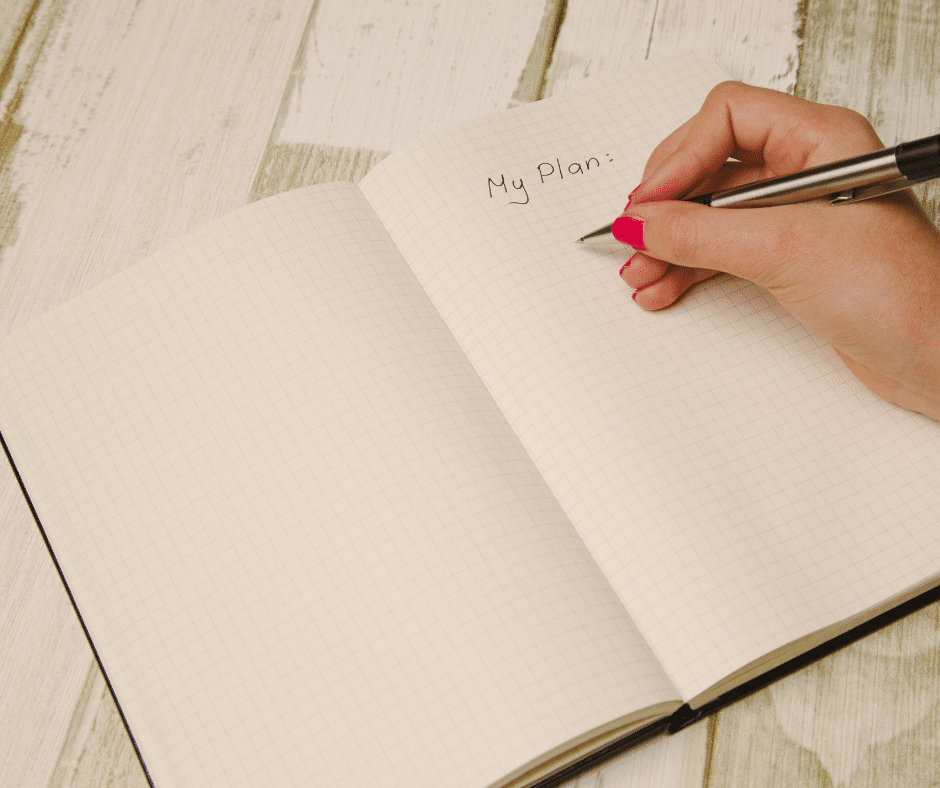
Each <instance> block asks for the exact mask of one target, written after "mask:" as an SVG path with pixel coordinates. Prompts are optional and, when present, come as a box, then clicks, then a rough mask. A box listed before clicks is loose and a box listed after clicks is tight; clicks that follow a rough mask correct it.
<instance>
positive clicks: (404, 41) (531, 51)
mask: <svg viewBox="0 0 940 788" xmlns="http://www.w3.org/2000/svg"><path fill="white" fill-rule="evenodd" d="M561 9H562V6H561V5H560V2H559V0H526V1H525V2H522V3H505V2H502V0H490V1H489V2H486V3H476V4H469V5H467V4H457V3H452V4H450V5H447V4H443V5H442V4H441V3H439V2H436V0H421V1H420V2H411V3H408V4H406V5H405V6H402V7H399V8H398V9H397V11H396V12H395V13H389V10H388V8H387V6H385V5H384V4H382V3H379V2H375V0H371V1H370V2H361V3H358V4H353V5H352V6H351V5H350V4H349V3H348V2H346V0H319V3H318V4H317V8H316V11H315V13H314V14H313V15H311V18H310V21H309V23H308V26H307V29H306V31H305V33H304V40H303V44H302V46H301V48H300V51H299V53H298V56H297V60H296V62H295V64H294V69H293V72H292V74H291V79H290V82H289V85H288V89H287V91H286V92H285V96H284V100H283V103H282V105H281V109H280V112H279V113H278V117H277V121H276V123H275V126H274V130H273V133H272V135H271V140H270V143H269V145H268V148H267V151H266V152H265V156H264V161H263V163H262V165H261V167H260V168H259V171H258V176H257V178H256V179H255V183H254V186H253V187H252V192H251V199H253V200H254V199H260V198H261V197H266V196H268V195H271V194H276V193H278V192H281V191H286V190H287V189H293V188H297V187H298V186H307V185H310V184H313V183H327V182H330V181H334V180H351V181H354V182H358V181H359V180H360V179H361V178H362V177H363V176H364V175H365V174H366V173H367V172H368V171H369V169H370V168H371V167H372V166H374V165H375V164H376V163H378V162H379V161H381V160H382V159H383V158H384V157H385V156H387V155H388V152H389V151H390V150H392V149H393V148H395V147H400V146H402V145H404V144H407V143H408V142H410V141H412V140H413V139H415V138H417V137H418V136H420V135H423V134H428V133H430V132H432V131H435V130H437V129H440V128H444V127H446V126H449V125H451V124H453V123H456V122H458V121H460V120H464V119H466V118H470V117H476V116H477V115H480V114H484V113H486V112H492V111H494V110H496V109H502V108H503V107H506V106H509V105H510V104H513V103H519V102H524V101H527V100H531V99H532V98H534V97H536V96H537V94H538V91H539V90H540V89H541V83H542V77H543V73H544V72H540V71H539V69H544V66H545V64H546V63H547V60H548V57H549V49H548V47H549V44H550V43H551V41H552V38H553V36H554V29H555V27H556V26H557V21H558V19H559V15H560V13H561ZM323 40H331V41H332V42H333V43H332V44H331V46H330V47H329V48H328V51H324V50H325V49H326V48H325V47H324V46H323V45H322V44H321V43H320V42H321V41H323ZM393 55H394V56H393Z"/></svg>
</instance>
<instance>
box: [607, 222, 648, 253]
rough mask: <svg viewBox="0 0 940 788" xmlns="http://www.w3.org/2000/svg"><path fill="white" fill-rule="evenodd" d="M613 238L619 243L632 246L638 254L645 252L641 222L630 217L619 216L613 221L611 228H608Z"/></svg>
mask: <svg viewBox="0 0 940 788" xmlns="http://www.w3.org/2000/svg"><path fill="white" fill-rule="evenodd" d="M610 231H611V232H612V233H613V235H614V238H616V239H617V240H618V241H620V243H622V244H626V245H627V246H632V247H633V248H634V249H636V250H637V251H640V252H645V251H646V246H645V245H644V244H643V220H642V219H634V218H633V217H632V216H621V217H620V218H619V219H615V220H614V224H613V227H611V228H610Z"/></svg>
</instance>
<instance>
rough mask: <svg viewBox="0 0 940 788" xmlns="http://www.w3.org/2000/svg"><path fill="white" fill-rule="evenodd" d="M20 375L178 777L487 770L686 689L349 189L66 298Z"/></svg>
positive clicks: (32, 476)
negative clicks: (673, 679)
mask: <svg viewBox="0 0 940 788" xmlns="http://www.w3.org/2000/svg"><path fill="white" fill-rule="evenodd" d="M0 380H2V381H3V383H4V384H5V386H6V393H5V394H4V396H3V397H2V398H0V400H2V405H3V412H2V413H0V424H2V426H3V431H4V435H5V437H6V439H7V441H8V442H9V443H10V445H11V449H12V452H13V456H14V458H15V460H16V462H17V464H18V467H19V468H20V471H21V473H22V474H23V476H24V478H25V481H26V485H27V488H28V489H29V490H30V493H31V496H32V499H33V501H34V503H35V504H36V507H37V509H38V511H39V515H40V518H41V520H42V522H43V525H44V526H45V529H46V531H47V533H48V536H49V538H50V540H51V543H52V546H53V549H54V550H55V553H56V555H57V557H58V560H59V562H60V564H61V566H62V568H63V571H64V574H65V577H66V578H67V580H68V582H69V584H70V587H71V589H72V591H73V593H74V595H75V598H76V600H77V604H78V607H79V609H80V610H81V612H82V614H83V616H84V620H85V622H86V624H87V626H88V629H89V630H90V632H91V637H92V639H93V641H94V643H95V644H96V646H97V649H98V651H99V653H100V655H101V656H102V659H103V663H104V667H105V670H106V672H107V674H108V675H109V677H110V678H111V681H112V683H113V685H114V687H115V688H116V690H117V696H118V700H119V702H120V703H121V706H122V708H123V710H124V712H125V714H126V716H127V719H128V720H129V724H130V727H131V730H132V731H133V733H134V734H135V736H136V739H137V742H138V743H139V745H140V748H141V750H142V753H143V758H144V760H145V762H146V764H147V766H148V768H149V770H150V773H151V775H152V777H153V778H154V781H155V783H156V784H157V785H174V786H185V785H192V786H204V785H232V786H236V785H237V786H242V785H259V786H260V785H265V786H269V785H341V784H342V785H382V786H407V787H408V788H415V786H441V785H449V786H458V785H459V786H474V788H483V786H485V785H488V784H490V783H492V782H493V781H495V780H497V779H498V778H500V777H501V776H503V775H505V774H507V773H509V772H511V771H512V770H514V769H516V768H517V767H519V766H521V765H522V764H523V763H525V762H526V761H529V760H530V759H532V758H535V757H536V756H538V755H540V754H541V753H543V752H545V751H546V750H548V749H550V748H552V747H554V746H557V745H559V744H562V743H563V742H565V741H566V740H568V739H570V738H572V737H575V736H578V735H580V734H583V733H585V732H586V731H588V730H590V729H593V728H596V727H597V726H601V725H604V724H606V723H609V722H610V721H611V720H614V719H616V718H618V717H620V716H621V715H625V714H628V713H630V712H631V711H634V710H636V709H638V708H642V707H645V706H649V705H652V704H656V703H661V702H663V701H674V700H676V699H677V692H676V690H675V689H674V688H673V687H672V686H671V685H670V684H669V682H668V679H666V677H665V675H664V673H663V672H662V670H661V668H660V667H659V666H658V665H657V663H656V662H655V660H654V659H653V657H652V655H651V653H650V651H649V649H648V648H647V647H646V646H645V645H644V644H643V642H642V640H641V639H640V637H639V635H638V634H637V631H636V629H635V628H634V626H633V624H632V623H631V622H630V620H629V618H628V617H627V615H626V614H625V612H624V610H623V607H622V606H621V605H620V603H619V601H618V600H617V598H616V596H615V595H614V593H613V592H612V590H611V589H610V587H609V585H608V583H607V581H606V580H605V579H604V578H603V576H602V575H601V574H600V573H599V571H598V568H597V566H596V564H595V562H594V561H593V559H592V558H591V556H590V554H589V553H587V551H586V550H585V548H584V546H583V545H582V543H581V542H580V540H579V538H578V536H577V534H576V533H575V532H574V530H573V529H572V527H571V525H570V523H569V521H568V519H567V517H566V516H565V514H564V513H563V511H562V510H561V509H560V507H559V506H558V504H557V502H556V500H555V498H554V496H553V495H552V493H551V492H550V490H549V489H548V488H547V487H546V486H545V484H544V482H543V480H542V479H541V477H540V476H539V475H538V473H537V472H536V470H535V468H534V466H533V465H532V463H531V462H530V460H529V459H528V457H527V456H526V455H525V452H524V451H523V449H522V448H521V446H520V444H519V442H518V440H517V439H516V438H515V436H514V435H513V434H512V432H511V430H510V429H509V427H508V426H507V425H506V423H505V420H504V419H503V416H502V414H501V413H500V412H499V410H498V409H497V408H496V406H495V405H494V403H493V401H492V399H491V398H490V396H489V394H488V393H487V391H486V390H485V388H484V387H483V385H482V384H481V382H480V380H479V378H478V377H477V376H476V374H475V372H474V371H473V369H472V367H471V366H470V365H469V363H468V362H467V360H466V358H465V357H464V356H463V354H462V353H461V351H460V349H459V347H458V346H457V344H456V342H455V341H454V340H453V338H452V336H451V335H450V334H449V332H448V331H447V329H446V327H445V326H444V325H443V323H442V322H441V320H440V318H439V316H438V314H437V313H436V311H435V310H434V308H433V307H432V306H431V304H430V302H429V301H428V299H427V298H426V296H425V295H424V293H423V292H422V290H421V288H420V287H419V285H418V284H417V282H416V280H415V279H414V276H413V275H412V274H411V272H410V271H409V270H408V268H407V267H406V266H405V265H404V264H403V262H402V260H401V258H400V256H399V255H398V253H397V251H396V250H395V249H394V247H393V245H392V243H391V241H390V240H389V238H388V235H387V234H386V233H385V231H384V230H383V229H382V227H381V225H379V224H378V222H377V220H376V218H375V216H374V214H373V213H372V211H371V209H370V208H369V207H368V205H367V204H366V203H365V201H364V199H363V198H362V196H361V194H360V193H359V191H358V190H357V189H356V188H355V187H354V186H352V185H349V184H343V185H333V186H328V187H322V188H314V189H305V190H299V191H297V192H292V193H289V194H285V195H281V196H278V197H276V198H272V199H270V200H267V201H264V202H261V203H256V204H254V205H251V206H248V207H246V208H244V209H241V210H240V211H238V212H236V213H235V214H233V215H230V216H228V217H225V218H224V219H221V220H218V221H216V222H214V223H212V224H211V225H209V226H208V227H206V228H204V229H202V230H199V231H198V232H196V233H195V234H193V235H191V236H188V237H187V238H185V239H183V240H182V241H180V242H178V243H175V244H173V245H172V246H171V247H169V248H168V249H167V250H165V251H163V252H161V253H159V254H158V255H156V256H155V257H153V258H151V259H149V260H146V261H144V262H142V263H140V264H138V265H136V266H134V267H132V268H130V269H128V270H127V271H125V272H124V273H122V274H120V275H119V276H117V277H115V278H113V279H111V280H109V281H107V282H105V283H104V284H102V285H101V286H100V287H98V288H96V289H95V290H93V291H90V292H89V293H87V294H85V295H83V296H81V297H79V298H77V299H75V300H73V301H70V302H68V303H67V304H65V305H63V306H62V307H60V308H58V309H56V310H54V311H53V312H51V313H49V314H48V315H46V316H45V317H43V318H42V319H40V320H39V321H37V322H34V323H32V324H30V325H28V326H26V327H24V328H23V329H21V330H20V331H18V332H16V333H14V334H13V335H12V336H11V337H10V338H9V339H8V340H7V341H6V342H5V344H4V345H3V353H2V364H0Z"/></svg>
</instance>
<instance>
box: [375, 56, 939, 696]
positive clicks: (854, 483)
mask: <svg viewBox="0 0 940 788" xmlns="http://www.w3.org/2000/svg"><path fill="white" fill-rule="evenodd" d="M723 78H724V75H723V73H722V72H721V70H720V69H719V68H718V67H717V66H716V65H715V64H714V63H713V62H710V61H707V60H703V59H702V58H699V57H697V56H695V55H691V54H679V55H674V56H671V57H668V58H663V59H658V60H655V61H648V62H646V63H643V64H641V65H640V66H639V67H637V68H636V69H634V70H633V71H630V72H627V73H625V74H621V75H616V76H613V77H608V78H604V79H601V80H598V81H596V82H592V83H590V84H589V85H587V86H585V88H583V89H581V90H579V91H575V92H574V93H572V94H568V95H565V96H561V97H558V98H552V99H548V100H545V101H542V102H538V103H537V104H535V105H530V106H527V107H522V108H519V109H515V110H512V111H509V112H504V113H501V114H498V115H493V116H490V117H487V118H483V119H480V120H479V121H474V122H471V123H467V124H463V125H462V126H460V127H459V129H455V130H450V131H448V132H445V133H442V134H439V135H436V136H435V137H433V138H432V139H431V140H428V141H425V142H424V143H423V144H420V145H415V146H413V147H410V148H408V149H407V150H406V151H404V152H402V153H400V154H397V155H396V156H394V157H393V158H392V159H390V160H387V161H386V162H384V163H383V164H382V165H381V166H380V167H379V168H378V169H376V170H374V171H373V172H372V173H371V174H370V175H369V176H368V177H367V179H366V180H364V181H363V182H362V184H361V186H362V189H363V191H364V193H365V194H366V195H367V196H368V197H369V200H370V202H371V203H372V204H373V205H374V206H375V208H376V211H377V213H378V214H379V215H380V216H381V217H382V218H383V220H384V222H385V224H386V226H387V227H389V229H390V232H391V234H392V237H393V238H394V239H395V241H396V243H397V244H398V246H399V247H400V248H401V249H402V252H403V254H404V256H405V258H406V259H407V260H408V261H409V263H410V264H411V266H412V268H413V269H414V270H415V272H416V274H417V276H418V279H419V280H420V281H421V282H422V284H423V285H424V286H425V288H426V290H427V292H428V293H429V294H430V296H431V299H432V300H433V302H434V303H435V305H436V306H437V308H438V309H439V310H440V312H441V314H442V315H443V317H444V318H445V320H446V321H447V322H448V324H449V325H450V326H451V328H452V330H453V332H454V334H455V335H456V336H457V337H458V339H459V341H460V343H461V345H462V347H463V348H464V350H465V352H466V353H467V356H468V357H469V358H470V359H471V360H472V362H473V363H474V365H475V367H476V369H477V370H478V372H479V373H480V376H481V377H482V379H483V380H484V382H485V383H486V385H487V388H488V389H489V390H490V391H491V392H492V394H493V396H494V398H495V399H496V401H497V403H498V404H499V406H500V408H501V409H502V411H503V413H505V414H506V417H507V419H508V421H509V422H510V424H511V425H512V426H513V428H514V429H515V431H516V433H517V434H518V435H519V437H520V439H521V440H522V443H523V445H524V446H525V447H526V449H527V450H528V452H529V454H530V455H531V456H532V458H533V459H534V461H535V463H536V465H537V466H538V467H539V469H540V471H541V472H542V474H543V476H544V477H545V479H546V480H547V481H548V483H549V485H550V487H551V488H552V490H553V491H554V492H555V494H556V495H557V496H558V499H559V501H560V502H561V504H562V505H563V506H564V508H565V510H566V511H567V512H568V514H569V515H570V517H571V519H572V522H573V523H574V524H575V526H576V527H577V528H578V530H579V532H580V533H581V535H582V536H583V538H584V540H585V542H586V544H588V545H589V546H590V548H591V550H592V552H593V554H594V556H595V557H596V558H597V561H598V563H599V564H600V565H601V566H602V568H603V569H604V571H605V572H606V574H607V576H608V577H609V578H610V579H611V582H612V583H613V585H614V587H615V588H616V589H617V591H618V593H619V594H620V596H621V598H622V599H623V600H624V603H625V605H627V606H628V608H629V609H630V611H631V613H632V615H633V617H634V619H635V620H636V621H637V623H638V624H639V626H640V628H641V629H642V630H643V632H644V634H645V635H646V638H647V640H648V641H649V642H650V644H651V645H652V647H653V649H654V651H655V652H656V653H657V656H658V657H659V659H660V660H661V662H662V663H663V664H664V665H665V666H666V667H667V669H668V670H669V672H670V675H671V676H672V677H673V679H674V681H675V682H676V685H677V686H678V687H679V688H680V690H681V691H682V692H683V695H684V696H685V697H686V698H690V697H693V696H695V695H697V694H698V693H699V692H701V691H702V690H704V689H705V688H707V687H708V686H709V685H711V684H712V683H714V682H716V681H717V680H719V679H720V678H721V677H722V676H724V675H726V674H728V673H730V672H732V671H733V670H735V669H736V668H738V667H740V666H741V665H744V664H746V663H748V662H750V661H751V660H753V659H756V658H758V657H760V656H761V655H762V654H764V653H766V652H768V651H770V650H772V649H774V648H776V647H778V646H781V645H783V644H785V643H787V642H789V641H792V640H794V639H796V638H799V637H801V636H803V635H805V634H807V633H809V632H811V631H813V630H816V629H818V628H821V627H823V626H827V625H829V624H831V623H833V622H835V621H838V620H840V619H842V618H845V617H847V616H849V615H850V614H852V613H855V612H857V611H860V610H863V609H866V608H868V607H870V606H872V605H874V604H876V603H878V602H879V601H881V600H883V599H885V598H887V597H889V596H891V595H893V594H896V593H898V592H900V591H902V590H903V589H905V588H907V587H909V586H911V585H913V584H915V583H917V582H919V581H921V580H923V579H925V578H927V577H928V576H930V575H932V574H934V573H936V572H937V569H938V567H940V539H937V514H936V513H937V512H938V511H940V425H937V424H936V423H934V422H932V421H930V420H929V419H927V418H924V417H922V416H918V415H915V414H912V413H909V412H906V411H904V410H901V409H899V408H896V407H894V406H892V405H888V404H886V403H884V402H882V401H880V400H878V399H877V398H876V397H874V396H873V395H872V394H870V393H869V392H868V391H867V390H866V389H864V388H863V387H862V386H861V384H860V383H858V382H857V381H856V380H855V379H854V378H853V377H852V376H851V375H850V374H849V373H848V371H847V370H846V369H845V368H844V366H843V365H842V363H841V361H840V360H839V359H838V357H837V356H836V355H835V353H834V352H833V351H832V349H831V348H829V347H828V346H826V345H825V344H824V343H823V342H822V341H821V340H820V339H819V338H818V337H816V336H813V335H811V334H809V333H808V332H807V331H806V330H804V329H803V328H802V327H801V326H800V325H798V324H797V323H796V322H795V321H794V320H792V319H791V318H790V317H789V316H788V315H787V314H786V313H784V312H783V310H782V309H780V308H779V306H778V305H777V304H776V302H775V301H774V299H773V298H772V297H770V296H769V295H768V294H767V293H766V292H765V291H763V290H762V289H761V288H759V287H755V286H753V285H750V284H748V283H746V282H743V281H739V280H735V279H732V278H730V277H720V278H717V279H714V280H711V281H709V282H708V283H707V284H704V285H700V286H698V287H697V288H696V289H695V291H694V293H693V294H692V295H690V296H689V297H686V298H684V299H683V300H682V301H681V302H680V303H679V304H677V305H676V306H674V307H673V308H671V309H668V310H665V311H663V312H659V313H655V314H651V313H646V312H643V311H642V310H640V309H639V308H638V307H637V306H636V305H635V304H634V303H633V302H632V301H631V298H630V290H629V289H628V288H627V287H626V286H625V285H624V284H623V283H622V281H621V280H620V278H619V277H618V275H617V274H618V271H619V269H620V267H621V266H622V265H623V263H624V261H625V260H626V259H627V257H628V253H627V251H626V250H614V251H611V252H605V251H597V250H596V249H592V248H590V247H581V246H577V245H575V243H574V239H575V238H578V237H579V236H581V235H583V234H585V233H586V232H588V231H590V230H592V229H594V228H596V227H598V226H600V225H602V224H604V223H606V222H610V221H612V220H613V219H614V218H615V217H616V216H618V215H619V214H620V212H621V210H622V207H623V205H624V203H625V201H626V195H627V194H628V193H629V192H630V191H631V190H632V189H633V187H634V186H635V185H636V184H637V183H638V182H639V178H640V176H641V174H642V169H643V165H644V163H645V162H646V159H647V158H648V156H649V153H650V152H651V151H652V149H653V147H654V146H655V145H656V144H657V143H658V142H660V141H661V140H662V139H663V138H665V137H666V136H667V134H668V133H669V132H670V131H672V130H673V129H674V128H676V127H677V126H679V125H680V124H681V123H682V122H684V121H685V120H687V119H688V118H689V117H691V116H692V115H693V114H694V113H695V112H696V111H697V110H698V108H699V107H700V105H701V102H702V100H703V99H704V97H705V96H706V94H707V92H708V90H709V89H710V88H711V87H712V86H713V85H714V84H716V83H717V82H719V81H721V80H722V79H723ZM402 184H407V185H408V188H407V189H404V190H403V189H402ZM439 203H440V204H443V205H445V206H447V215H446V216H444V215H442V213H443V212H442V211H440V210H436V209H435V206H436V205H437V204H439ZM716 210H717V209H716Z"/></svg>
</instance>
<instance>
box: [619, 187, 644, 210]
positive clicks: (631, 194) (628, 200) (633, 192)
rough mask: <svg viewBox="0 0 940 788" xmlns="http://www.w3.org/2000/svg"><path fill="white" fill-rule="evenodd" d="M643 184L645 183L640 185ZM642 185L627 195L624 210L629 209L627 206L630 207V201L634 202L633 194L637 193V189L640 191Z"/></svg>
mask: <svg viewBox="0 0 940 788" xmlns="http://www.w3.org/2000/svg"><path fill="white" fill-rule="evenodd" d="M642 185H643V184H642V183H641V184H640V186H642ZM640 186H637V187H636V189H634V190H633V191H632V192H630V193H629V194H628V195H627V204H626V205H625V206H624V207H623V209H624V210H627V208H629V207H630V203H631V202H633V195H634V194H636V193H637V191H639V189H640Z"/></svg>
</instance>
